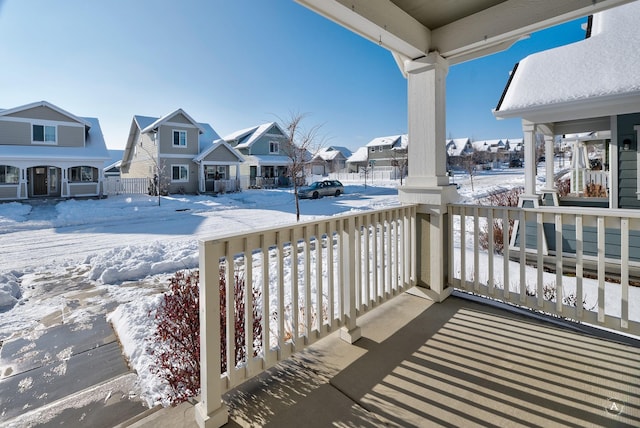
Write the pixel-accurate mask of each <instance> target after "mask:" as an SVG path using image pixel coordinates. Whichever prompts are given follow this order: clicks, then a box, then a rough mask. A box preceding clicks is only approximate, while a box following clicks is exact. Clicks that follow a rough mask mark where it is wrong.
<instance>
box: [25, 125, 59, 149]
mask: <svg viewBox="0 0 640 428" xmlns="http://www.w3.org/2000/svg"><path fill="white" fill-rule="evenodd" d="M36 126H42V138H43V141H36V140H35V138H34V132H33V128H34V127H36ZM47 128H49V130H51V129H53V140H47ZM31 142H32V143H33V144H47V145H57V144H58V126H57V125H51V124H49V125H47V124H45V123H37V122H36V123H32V124H31Z"/></svg>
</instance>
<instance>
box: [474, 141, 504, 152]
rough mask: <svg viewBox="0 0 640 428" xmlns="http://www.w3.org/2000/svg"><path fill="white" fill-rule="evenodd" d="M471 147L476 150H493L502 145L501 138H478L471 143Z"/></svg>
mask: <svg viewBox="0 0 640 428" xmlns="http://www.w3.org/2000/svg"><path fill="white" fill-rule="evenodd" d="M471 145H472V146H473V149H474V150H476V151H478V152H490V151H492V149H493V151H495V149H496V148H498V147H504V143H503V142H502V140H478V141H474V142H472V143H471Z"/></svg>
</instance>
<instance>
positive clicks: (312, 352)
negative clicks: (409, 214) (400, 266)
mask: <svg viewBox="0 0 640 428" xmlns="http://www.w3.org/2000/svg"><path fill="white" fill-rule="evenodd" d="M358 324H359V325H360V326H361V328H362V334H363V337H362V338H361V339H360V340H359V341H357V342H356V343H355V344H353V345H350V344H348V343H346V342H344V341H342V340H340V339H339V337H338V336H337V335H336V334H334V335H331V336H329V337H327V338H326V339H324V340H321V341H319V342H317V343H315V344H314V345H312V346H311V347H309V348H308V349H307V350H305V351H303V352H300V353H297V354H295V355H294V357H293V358H290V359H288V360H286V361H284V362H282V363H280V364H278V365H277V366H275V367H273V368H271V369H269V370H268V371H267V372H265V373H263V374H262V375H260V376H258V377H256V378H253V379H252V380H250V381H248V382H246V383H245V384H243V385H241V386H240V387H239V388H236V389H234V390H232V391H230V392H229V393H228V394H226V395H225V396H224V401H225V402H226V403H227V404H228V406H229V411H230V420H229V424H228V425H227V426H264V425H268V426H279V427H289V426H306V427H326V426H338V427H374V426H375V427H379V426H402V427H406V426H420V427H425V426H426V427H431V426H464V427H470V426H482V427H492V426H495V427H498V426H499V427H506V426H543V427H544V426H554V427H559V426H567V427H588V426H640V341H638V340H634V339H630V338H627V337H623V336H619V335H615V334H609V333H606V332H603V331H601V330H596V329H591V328H588V327H584V326H579V325H576V324H567V323H563V322H560V321H558V320H556V319H552V318H543V317H531V316H529V315H527V313H525V312H518V311H515V312H514V311H511V310H505V309H504V306H503V307H498V306H494V305H488V304H483V303H479V302H475V301H472V300H469V299H467V298H463V297H460V295H454V296H452V297H450V298H448V299H447V300H445V301H444V302H443V303H439V304H436V303H433V302H432V301H430V300H428V299H425V298H423V297H421V296H420V293H419V291H418V289H415V288H414V289H411V290H409V292H407V293H403V294H401V295H400V296H398V297H396V298H395V299H392V300H391V301H389V302H387V303H385V304H383V305H380V306H379V307H378V308H376V309H374V310H373V311H370V312H368V313H367V314H365V315H364V316H362V317H361V318H359V319H358ZM172 412H173V413H172ZM161 414H162V416H160V415H161ZM172 414H173V415H174V419H172V416H171V415H172ZM190 414H192V408H191V406H190V405H185V406H182V407H179V408H177V409H165V410H162V411H160V412H158V415H157V419H156V418H153V419H154V420H153V421H152V420H150V419H147V420H146V422H145V420H143V421H139V424H136V425H135V426H145V423H151V425H148V426H152V425H153V426H170V425H172V426H176V424H178V425H180V422H179V421H178V420H177V419H176V418H182V420H183V421H184V423H183V424H182V425H183V426H184V425H190V424H193V425H192V426H195V423H193V422H192V421H193V419H191V420H190V421H189V415H190ZM164 423H166V424H169V425H163V424H164ZM158 424H160V425H158Z"/></svg>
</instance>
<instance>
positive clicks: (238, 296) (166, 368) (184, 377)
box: [152, 267, 262, 405]
mask: <svg viewBox="0 0 640 428" xmlns="http://www.w3.org/2000/svg"><path fill="white" fill-rule="evenodd" d="M219 278H220V279H219V289H220V336H221V344H220V352H221V355H220V356H221V369H222V372H225V371H226V369H227V360H226V352H227V350H226V349H227V346H226V343H227V341H226V337H227V334H226V333H227V319H226V316H225V313H226V311H225V307H226V278H225V270H224V267H221V268H220V277H219ZM199 279H200V278H199V272H198V271H190V272H187V273H185V272H176V273H175V275H174V276H173V277H172V278H171V279H170V281H169V291H167V292H166V293H164V295H163V298H162V302H161V303H160V305H159V306H158V308H157V310H156V313H155V320H156V325H157V327H156V331H155V332H154V334H153V339H152V341H153V342H154V345H155V350H153V351H152V355H154V357H155V368H154V370H155V373H156V374H157V375H159V376H160V377H162V378H163V379H165V380H166V381H167V382H168V384H169V386H170V388H171V390H172V394H173V395H172V396H171V397H167V398H168V400H169V402H170V403H171V404H172V405H176V404H179V403H181V402H183V401H186V400H188V399H189V398H191V397H194V396H196V395H197V394H199V393H200V314H199V308H200V307H199V305H200V303H199V301H200V299H199V297H200V287H199ZM234 282H235V286H234V301H235V304H234V318H235V352H234V355H235V364H236V365H238V364H239V363H241V362H243V361H246V352H247V349H246V346H245V341H246V334H245V328H244V319H245V302H244V293H245V281H244V277H243V275H242V273H241V272H240V271H236V272H235V274H234ZM259 298H260V292H259V291H257V290H253V341H254V352H253V356H257V355H258V352H259V351H260V346H261V345H260V344H261V342H262V316H261V310H260V306H259Z"/></svg>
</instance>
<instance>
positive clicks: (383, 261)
mask: <svg viewBox="0 0 640 428" xmlns="http://www.w3.org/2000/svg"><path fill="white" fill-rule="evenodd" d="M386 217H387V215H386V213H380V221H379V223H378V226H379V227H380V234H379V235H378V236H379V237H380V276H379V278H380V292H381V293H380V294H381V296H382V301H383V302H384V301H385V300H387V296H388V288H389V287H388V282H387V257H386V256H387V254H388V251H385V250H386V248H387V246H386V241H387V233H386V231H385V220H386Z"/></svg>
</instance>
